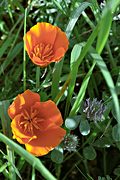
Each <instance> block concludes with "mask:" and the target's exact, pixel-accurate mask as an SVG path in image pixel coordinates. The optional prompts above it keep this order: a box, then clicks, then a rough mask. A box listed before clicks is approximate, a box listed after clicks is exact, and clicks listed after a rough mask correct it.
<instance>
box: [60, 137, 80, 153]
mask: <svg viewBox="0 0 120 180" xmlns="http://www.w3.org/2000/svg"><path fill="white" fill-rule="evenodd" d="M77 146H78V137H77V136H76V135H73V134H67V135H66V136H65V137H64V140H63V149H64V150H67V151H69V152H72V151H73V152H75V151H76V148H77Z"/></svg>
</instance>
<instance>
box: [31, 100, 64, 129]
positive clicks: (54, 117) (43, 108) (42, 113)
mask: <svg viewBox="0 0 120 180" xmlns="http://www.w3.org/2000/svg"><path fill="white" fill-rule="evenodd" d="M33 108H34V109H38V110H39V117H40V118H43V119H45V121H46V120H50V121H51V123H54V124H56V125H58V126H61V125H62V123H63V119H62V116H61V113H60V111H59V109H58V108H57V106H56V104H55V103H54V102H53V101H51V100H48V101H46V102H40V103H39V102H36V103H35V104H34V106H33Z"/></svg>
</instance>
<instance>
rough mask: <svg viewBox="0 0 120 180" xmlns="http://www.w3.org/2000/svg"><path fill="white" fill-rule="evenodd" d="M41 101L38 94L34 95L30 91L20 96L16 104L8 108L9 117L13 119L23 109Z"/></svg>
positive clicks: (15, 101)
mask: <svg viewBox="0 0 120 180" xmlns="http://www.w3.org/2000/svg"><path fill="white" fill-rule="evenodd" d="M37 101H38V102H39V101H40V96H39V94H38V93H33V92H32V91H30V90H29V89H28V90H26V91H25V92H24V93H22V94H19V95H18V96H17V97H16V99H15V100H14V102H13V103H12V104H11V105H10V106H9V108H8V115H9V116H10V118H11V119H13V118H14V117H15V116H16V115H17V114H19V113H20V112H21V111H22V108H23V107H24V108H25V107H28V106H31V105H33V104H34V103H35V102H37Z"/></svg>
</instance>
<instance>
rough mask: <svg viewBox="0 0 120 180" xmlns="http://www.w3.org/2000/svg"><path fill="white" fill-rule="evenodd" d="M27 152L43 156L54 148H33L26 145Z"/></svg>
mask: <svg viewBox="0 0 120 180" xmlns="http://www.w3.org/2000/svg"><path fill="white" fill-rule="evenodd" d="M25 147H26V150H27V151H28V152H30V153H31V154H33V155H35V156H43V155H46V154H48V153H49V151H51V150H52V149H53V148H52V147H49V148H48V147H39V146H31V145H30V144H25Z"/></svg>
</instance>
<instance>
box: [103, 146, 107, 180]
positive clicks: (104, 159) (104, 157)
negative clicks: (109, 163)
mask: <svg viewBox="0 0 120 180" xmlns="http://www.w3.org/2000/svg"><path fill="white" fill-rule="evenodd" d="M103 167H104V176H106V150H105V148H104V152H103Z"/></svg>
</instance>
